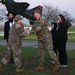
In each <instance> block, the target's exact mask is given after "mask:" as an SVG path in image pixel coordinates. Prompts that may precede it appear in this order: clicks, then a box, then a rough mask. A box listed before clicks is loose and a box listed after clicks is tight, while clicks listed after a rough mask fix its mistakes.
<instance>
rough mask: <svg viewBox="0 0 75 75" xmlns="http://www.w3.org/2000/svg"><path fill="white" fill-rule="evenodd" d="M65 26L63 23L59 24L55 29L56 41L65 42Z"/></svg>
mask: <svg viewBox="0 0 75 75" xmlns="http://www.w3.org/2000/svg"><path fill="white" fill-rule="evenodd" d="M67 30H68V27H67V24H66V23H65V22H62V23H59V26H58V29H57V36H56V39H57V41H65V42H66V41H67V40H68V36H67Z"/></svg>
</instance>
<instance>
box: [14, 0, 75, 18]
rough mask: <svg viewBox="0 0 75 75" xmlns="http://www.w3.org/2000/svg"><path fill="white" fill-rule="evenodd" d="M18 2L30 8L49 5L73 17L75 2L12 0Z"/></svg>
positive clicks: (68, 0) (72, 0)
mask: <svg viewBox="0 0 75 75" xmlns="http://www.w3.org/2000/svg"><path fill="white" fill-rule="evenodd" d="M14 1H18V2H22V1H23V2H28V3H29V4H30V6H29V7H30V8H33V7H35V6H37V5H43V4H51V5H53V6H55V7H58V8H59V9H60V10H64V11H65V10H66V11H68V12H69V13H70V14H71V15H72V16H73V17H75V0H14Z"/></svg>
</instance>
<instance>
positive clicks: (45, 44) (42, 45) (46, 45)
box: [38, 38, 58, 62]
mask: <svg viewBox="0 0 75 75" xmlns="http://www.w3.org/2000/svg"><path fill="white" fill-rule="evenodd" d="M38 48H39V62H44V49H46V50H47V52H48V54H49V56H51V59H53V60H54V61H58V59H57V56H56V54H55V52H54V50H53V45H52V40H51V39H50V38H49V39H45V40H40V41H38Z"/></svg>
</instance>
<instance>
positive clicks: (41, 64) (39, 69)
mask: <svg viewBox="0 0 75 75" xmlns="http://www.w3.org/2000/svg"><path fill="white" fill-rule="evenodd" d="M34 70H36V71H42V70H44V68H43V63H42V62H41V63H39V65H38V66H37V67H36V68H34Z"/></svg>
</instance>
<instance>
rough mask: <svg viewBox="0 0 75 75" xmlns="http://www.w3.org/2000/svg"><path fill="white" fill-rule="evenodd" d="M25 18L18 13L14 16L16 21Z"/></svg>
mask: <svg viewBox="0 0 75 75" xmlns="http://www.w3.org/2000/svg"><path fill="white" fill-rule="evenodd" d="M22 19H23V18H22V17H21V16H20V15H17V16H16V17H15V18H14V21H15V22H17V21H18V20H22Z"/></svg>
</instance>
